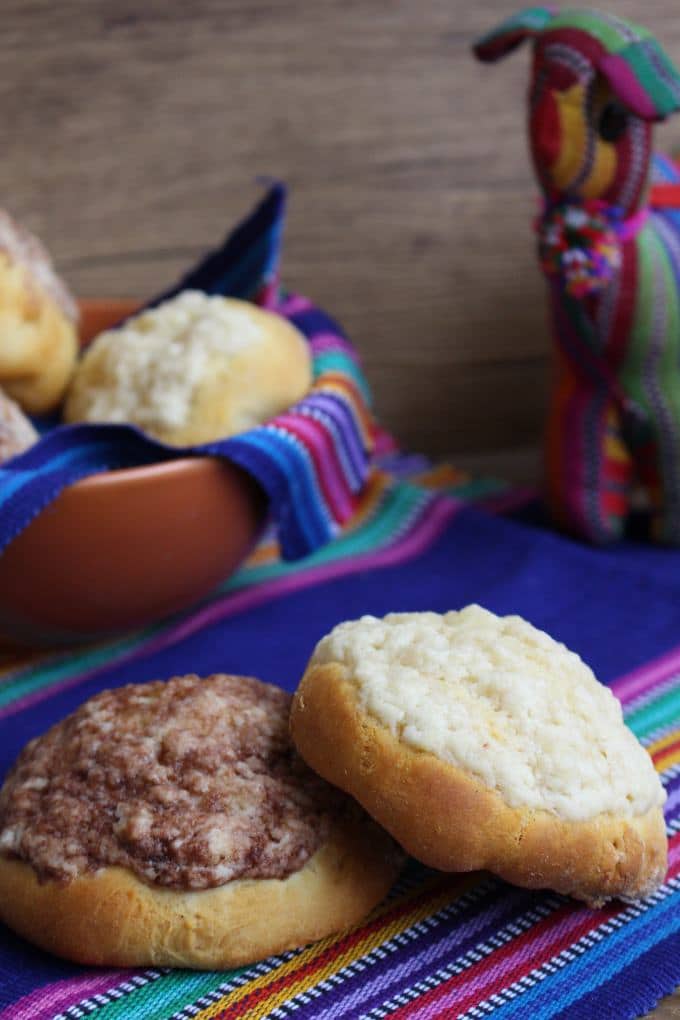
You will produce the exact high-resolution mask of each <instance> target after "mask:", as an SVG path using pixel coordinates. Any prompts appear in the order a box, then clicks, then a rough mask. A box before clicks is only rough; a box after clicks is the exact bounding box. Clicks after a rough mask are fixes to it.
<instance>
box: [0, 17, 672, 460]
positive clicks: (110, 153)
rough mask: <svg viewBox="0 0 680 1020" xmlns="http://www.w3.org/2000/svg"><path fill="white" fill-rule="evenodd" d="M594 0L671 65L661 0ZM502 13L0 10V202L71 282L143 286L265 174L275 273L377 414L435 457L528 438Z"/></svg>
mask: <svg viewBox="0 0 680 1020" xmlns="http://www.w3.org/2000/svg"><path fill="white" fill-rule="evenodd" d="M609 6H610V8H611V9H612V10H614V11H615V12H617V13H622V14H626V15H628V16H632V17H638V18H640V19H642V20H644V21H645V22H646V23H647V24H649V25H650V26H651V27H652V28H653V29H655V30H656V31H657V32H658V33H659V35H660V36H661V37H662V38H663V39H664V41H665V43H666V45H667V48H668V49H669V51H670V52H671V54H672V55H673V56H675V57H676V58H678V59H680V21H678V19H677V17H674V16H673V15H674V13H675V9H676V2H675V0H657V2H656V3H655V4H654V5H653V6H652V5H650V6H649V7H647V5H644V4H642V3H641V0H629V2H621V0H612V3H611V4H610V5H609ZM514 9H515V5H514V4H513V3H508V2H505V0H489V2H487V3H486V4H484V5H471V4H467V3H463V2H462V0H459V2H456V0H423V2H422V3H418V4H413V3H412V2H410V0H403V2H391V3H389V4H385V3H383V2H382V0H362V2H346V0H319V2H317V3H313V4H312V3H310V2H303V0H279V2H276V0H269V2H267V0H251V2H247V0H241V2H237V0H222V2H216V0H194V2H192V3H191V4H186V3H183V2H181V0H162V2H161V0H152V2H148V3H145V4H138V3H136V2H134V3H133V2H130V0H117V3H116V4H110V3H108V2H103V0H99V2H97V0H95V2H92V0H89V2H86V0H65V2H63V3H61V4H59V5H53V4H51V3H49V2H47V0H5V3H4V4H3V33H2V37H1V38H0V60H1V63H0V109H1V110H2V113H3V115H4V117H3V122H4V123H5V125H9V126H11V129H10V130H9V131H6V132H5V135H4V146H3V159H2V161H1V162H0V189H1V191H2V194H3V196H4V201H5V202H6V203H7V205H9V206H10V207H11V208H12V209H13V210H14V211H15V212H16V214H17V215H19V216H21V217H23V218H24V219H25V220H26V221H27V222H28V223H29V224H30V225H31V226H32V227H34V228H35V229H36V230H37V231H38V232H39V233H40V234H41V235H42V236H43V237H44V238H45V240H46V241H47V243H48V244H49V245H50V247H51V249H52V251H53V252H54V253H55V257H56V259H57V261H58V264H59V266H60V267H61V269H62V270H63V272H64V273H65V275H66V276H67V277H68V279H69V280H70V282H71V283H72V285H73V286H74V287H75V289H76V290H77V291H79V292H80V293H82V294H87V295H89V294H105V295H116V294H130V295H133V296H140V297H142V296H144V295H146V294H149V293H150V292H152V291H154V290H156V289H157V288H159V287H162V286H164V285H165V284H166V283H167V282H169V281H170V280H171V279H173V278H174V276H175V275H176V274H177V273H178V272H179V271H180V270H182V269H183V268H184V267H185V266H186V265H187V264H188V263H189V262H190V261H191V260H192V259H193V258H194V257H195V256H196V255H197V254H198V253H200V252H201V251H203V250H205V248H207V247H209V246H210V245H212V244H213V243H214V242H215V241H216V240H217V238H218V237H220V236H221V235H222V234H223V233H224V232H225V231H226V230H227V228H228V226H229V225H230V224H231V223H233V222H234V220H236V219H237V218H238V217H239V216H240V215H242V214H243V212H244V211H245V210H246V209H247V208H248V206H249V204H250V203H251V202H252V201H253V200H254V199H255V197H256V195H257V191H258V189H257V186H256V184H255V183H254V179H255V177H256V175H258V174H268V175H273V176H277V177H280V178H283V179H285V180H286V181H288V183H289V184H290V187H291V192H292V194H291V203H290V214H289V222H288V229H287V240H286V251H285V263H284V275H285V280H286V283H287V284H288V285H289V286H292V287H295V288H298V289H300V290H303V291H305V292H307V293H308V294H310V296H312V297H313V298H314V299H315V300H317V301H318V302H319V303H321V304H322V305H324V306H325V307H326V308H327V309H328V310H329V311H331V312H332V313H334V314H335V315H336V316H337V317H338V318H340V319H341V321H343V323H344V324H345V325H346V327H347V329H348V330H349V331H350V333H351V335H352V336H353V337H354V339H355V340H356V343H357V344H358V346H359V348H360V350H361V352H362V354H363V356H364V358H365V362H366V366H367V370H368V372H369V375H370V378H371V381H372V383H373V387H374V391H375V395H376V403H377V407H378V411H379V413H380V414H381V416H382V418H383V420H384V421H385V422H386V424H387V425H389V426H390V427H392V428H393V429H394V430H395V431H396V433H397V434H398V436H399V437H400V439H401V440H402V441H403V442H404V443H406V444H408V445H410V446H412V447H415V448H419V449H422V450H425V451H427V452H431V453H456V452H458V451H465V452H468V453H469V452H474V451H488V450H497V449H499V448H504V447H515V446H523V445H530V444H532V443H535V442H536V441H537V438H538V436H539V434H540V430H541V422H542V417H543V413H544V407H545V400H546V397H545V393H546V361H547V357H548V346H549V340H548V335H547V329H546V324H545V307H544V294H543V282H542V280H541V279H540V276H539V272H538V269H537V267H536V264H535V261H534V257H533V238H532V234H531V228H530V222H531V219H532V216H533V212H534V196H535V192H534V186H533V182H532V179H531V173H530V169H529V163H528V158H527V153H526V146H525V138H524V119H525V110H524V91H525V87H526V81H527V75H528V54H527V53H526V52H520V53H518V54H517V55H516V56H514V57H513V58H512V59H509V60H507V61H505V62H503V63H502V64H499V65H497V66H494V67H483V66H481V65H478V64H477V63H476V62H475V61H474V60H473V59H472V57H471V56H470V43H471V41H472V40H473V39H474V38H475V37H476V36H477V35H478V34H479V33H481V32H482V31H484V30H486V29H487V28H488V27H490V26H491V25H493V24H495V22H496V21H497V20H499V19H500V18H501V17H503V16H505V15H507V14H509V13H511V12H512V11H513V10H514ZM673 131H674V125H672V124H671V125H670V126H669V128H668V129H666V132H667V133H668V132H670V133H671V137H672V134H673ZM675 135H676V137H677V138H678V139H679V140H680V125H679V126H678V128H677V129H676V130H675Z"/></svg>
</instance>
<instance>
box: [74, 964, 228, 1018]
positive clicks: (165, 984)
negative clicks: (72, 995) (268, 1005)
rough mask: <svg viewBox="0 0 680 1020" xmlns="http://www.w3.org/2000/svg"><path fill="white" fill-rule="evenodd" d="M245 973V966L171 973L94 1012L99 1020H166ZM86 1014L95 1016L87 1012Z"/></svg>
mask: <svg viewBox="0 0 680 1020" xmlns="http://www.w3.org/2000/svg"><path fill="white" fill-rule="evenodd" d="M245 970H246V968H245V967H241V968H240V970H233V971H205V972H202V971H192V970H175V971H171V973H169V974H164V975H163V976H162V977H160V978H157V979H156V980H155V981H151V982H149V984H147V985H143V986H142V987H141V988H135V990H134V991H133V992H128V993H127V994H126V995H125V996H124V997H123V998H122V999H117V1000H116V1001H115V1002H111V1003H108V1004H107V1005H105V1006H99V1007H98V1009H96V1010H95V1011H94V1013H95V1014H96V1016H97V1018H98V1020H99V1018H100V1017H101V1018H102V1020H130V1018H131V1017H135V1016H137V1017H144V1018H145V1020H167V1018H168V1017H170V1016H172V1014H173V1013H176V1012H177V1011H178V1010H180V1009H183V1008H184V1007H185V1006H188V1005H190V1004H191V1003H192V1002H194V1001H195V1000H196V999H200V997H201V996H202V995H207V994H208V993H209V992H213V991H214V990H215V989H216V988H219V986H220V985H222V984H225V983H226V982H227V981H230V980H232V979H233V978H235V977H238V975H239V974H243V973H244V972H245ZM113 987H114V988H115V985H114V986H113ZM87 1015H88V1016H91V1015H93V1014H92V1012H88V1014H87Z"/></svg>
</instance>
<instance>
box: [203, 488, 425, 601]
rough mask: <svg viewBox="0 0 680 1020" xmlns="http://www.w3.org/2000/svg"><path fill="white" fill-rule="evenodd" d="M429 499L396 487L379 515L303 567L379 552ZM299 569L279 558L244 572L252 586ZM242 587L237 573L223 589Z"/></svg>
mask: <svg viewBox="0 0 680 1020" xmlns="http://www.w3.org/2000/svg"><path fill="white" fill-rule="evenodd" d="M426 499H427V493H426V492H425V490H423V489H420V488H417V487H416V486H413V485H399V486H397V487H396V488H395V489H392V490H391V491H390V492H389V495H388V498H387V500H386V501H385V503H384V504H383V505H382V506H381V507H380V511H379V513H378V514H377V515H375V516H373V517H372V518H371V519H370V520H369V521H368V522H367V523H366V524H364V525H362V526H361V527H360V528H357V530H356V531H351V532H349V533H348V534H346V535H342V536H341V537H340V538H337V539H336V540H335V542H333V543H332V544H331V545H327V546H324V547H323V548H321V549H318V550H317V551H316V552H315V553H312V555H311V556H308V557H307V558H306V559H305V566H304V569H305V570H306V569H309V568H311V567H317V566H321V565H322V564H324V563H332V562H335V561H336V560H342V559H348V558H350V557H352V556H358V555H361V554H362V553H367V552H371V551H376V552H377V551H379V549H380V548H382V547H383V546H384V545H385V544H386V543H387V542H388V541H389V540H390V539H392V538H393V537H394V535H395V534H396V533H397V532H398V531H399V529H400V528H401V527H403V525H404V523H405V522H406V521H407V520H408V519H409V518H410V516H411V514H412V513H413V511H414V509H415V508H417V507H418V505H419V504H421V503H424V502H425V500H426ZM299 570H300V565H299V564H298V563H294V562H281V561H277V562H274V563H263V564H261V565H260V566H255V567H249V568H246V569H245V570H244V571H242V572H241V574H243V575H247V584H248V585H252V584H256V583H261V582H262V581H270V580H275V579H276V578H279V577H285V576H287V575H288V574H291V573H296V572H297V571H299ZM240 587H244V584H243V580H242V578H241V576H240V575H237V576H235V577H233V578H231V579H230V580H229V581H227V582H226V584H225V585H223V587H222V588H221V591H222V592H223V593H227V592H230V591H234V590H236V589H237V588H240Z"/></svg>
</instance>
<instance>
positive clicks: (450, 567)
mask: <svg viewBox="0 0 680 1020" xmlns="http://www.w3.org/2000/svg"><path fill="white" fill-rule="evenodd" d="M384 467H389V468H390V471H389V472H388V471H386V470H382V471H376V472H375V473H374V475H373V476H372V479H371V482H370V484H369V486H368V487H367V488H366V490H365V491H364V493H363V494H362V497H361V499H360V505H359V507H358V511H357V514H356V515H355V517H354V518H353V519H352V522H351V524H350V525H349V526H347V527H346V528H345V529H344V530H343V533H342V535H341V536H340V537H339V538H337V539H336V540H335V541H334V542H332V543H330V544H327V545H326V546H324V547H323V548H322V549H319V550H318V551H317V552H316V553H315V554H314V555H313V556H312V557H311V558H310V559H309V560H308V561H305V562H304V563H296V564H294V563H285V562H282V561H281V559H280V558H279V557H278V550H277V546H276V543H275V542H274V541H273V540H272V537H271V536H269V537H266V538H265V539H264V540H263V542H262V544H261V546H260V547H259V548H258V549H257V550H256V552H255V553H254V555H253V556H252V557H251V559H250V560H249V562H248V563H247V564H246V566H245V567H244V568H243V570H242V571H241V572H240V573H239V574H237V575H236V576H235V577H233V578H232V579H231V580H230V581H228V582H227V583H226V584H225V585H224V586H223V587H222V589H221V590H219V591H217V592H215V593H214V594H213V595H212V596H211V597H210V598H209V599H207V600H205V602H204V603H203V604H202V605H201V606H199V607H197V608H196V609H195V610H194V611H193V612H192V613H190V614H184V615H181V616H178V617H176V618H174V619H172V620H170V621H166V622H165V623H163V624H160V625H156V626H155V627H153V628H150V629H148V630H146V631H143V632H138V633H135V634H129V635H126V636H125V637H122V638H120V639H118V640H116V641H111V642H108V643H107V644H103V645H98V646H96V647H90V648H87V649H80V650H78V651H77V652H59V653H56V654H46V653H39V654H36V655H34V656H32V657H30V658H16V657H15V658H10V657H9V655H7V656H6V658H5V663H4V669H3V670H2V672H1V673H0V778H1V776H2V774H4V772H5V771H6V769H7V768H8V767H9V765H10V763H11V761H12V760H13V759H14V757H15V756H16V754H17V753H18V751H19V749H20V748H21V746H22V745H23V744H24V743H25V742H26V741H27V740H28V739H30V738H31V737H33V736H34V735H36V734H37V733H40V732H42V731H44V730H45V729H46V728H47V727H48V726H49V725H51V724H52V723H53V722H55V721H56V720H57V719H59V718H61V717H63V715H64V714H66V713H67V712H69V711H71V710H72V709H73V708H75V707H76V706H77V705H78V704H80V703H81V702H82V701H83V700H84V699H85V698H86V697H89V696H90V695H92V694H93V693H94V692H96V691H98V690H101V689H103V688H105V687H110V686H116V685H119V684H123V683H128V682H140V681H143V680H146V679H152V678H155V677H159V676H168V675H171V674H173V673H181V672H184V671H189V670H196V671H198V672H199V673H201V674H207V673H209V672H210V671H213V670H217V669H221V670H227V671H233V672H247V673H250V674H251V675H253V674H254V675H258V676H261V677H262V678H263V679H265V680H269V681H274V682H278V683H280V684H281V685H282V686H284V687H286V688H287V689H289V690H290V689H293V688H294V687H295V685H296V683H297V681H298V679H299V677H300V675H301V672H302V670H303V668H304V664H305V661H306V658H307V657H308V655H309V653H310V650H311V649H312V647H313V645H314V643H315V641H316V640H317V639H318V638H319V637H320V636H321V634H323V633H325V632H326V631H327V630H328V629H330V627H331V626H333V625H334V624H335V623H336V622H338V620H340V619H342V618H347V617H353V616H357V615H360V614H361V613H364V612H371V613H375V614H378V615H381V614H383V613H385V612H387V611H389V610H393V609H403V610H416V609H426V608H427V609H433V610H436V611H442V610H445V609H448V608H458V607H460V606H461V605H464V604H466V603H469V602H471V601H478V602H480V603H481V604H483V605H485V606H487V607H488V608H489V609H491V610H493V611H495V612H498V613H508V612H519V613H521V614H522V615H524V616H525V617H527V618H528V619H530V620H531V621H532V622H533V623H535V624H536V625H538V626H540V627H543V628H545V629H546V630H548V631H549V632H550V633H552V634H553V635H554V636H555V637H557V638H559V639H561V640H563V641H565V642H566V643H567V644H568V645H569V646H570V647H572V648H574V649H575V650H576V651H578V652H579V653H580V654H581V655H582V656H583V657H584V658H585V659H586V661H588V662H589V663H590V664H591V665H592V666H593V667H594V669H595V670H596V672H597V674H598V675H599V676H600V678H601V679H602V680H603V681H605V682H607V683H610V684H611V685H612V688H613V689H614V691H615V692H616V694H617V695H618V697H619V698H620V699H621V701H622V703H623V705H624V710H625V713H626V718H627V720H628V724H629V725H630V726H631V728H632V729H633V730H634V732H635V733H636V734H637V735H638V737H639V738H640V739H641V740H642V741H643V743H644V744H645V745H646V746H647V747H648V748H649V751H650V753H651V754H652V756H653V759H654V761H655V764H656V767H657V769H658V771H659V773H660V774H661V776H662V779H663V782H664V783H665V785H666V788H667V790H668V801H667V804H666V818H667V829H668V835H669V841H670V868H669V872H668V876H667V879H666V882H665V883H664V885H663V886H662V888H661V889H660V890H659V891H658V892H657V893H656V894H655V895H654V896H652V897H650V898H649V899H647V900H645V901H643V902H640V903H635V904H623V903H620V902H613V903H610V904H608V905H607V906H606V907H604V908H603V909H601V910H597V911H591V910H588V909H586V908H585V907H583V906H582V905H580V904H577V903H576V902H573V901H570V900H567V899H566V898H563V897H561V896H557V895H554V894H552V893H549V892H545V893H544V892H529V891H526V890H521V889H516V888H513V887H511V886H509V885H507V884H505V883H503V882H502V881H500V880H497V879H495V878H493V877H491V876H489V875H486V874H471V875H452V876H446V875H442V874H438V873H435V872H432V871H428V870H427V869H424V868H422V867H421V866H419V865H417V864H416V863H415V862H412V863H411V865H410V866H409V867H408V869H407V870H406V872H405V873H404V875H403V876H402V877H401V879H400V880H399V881H398V883H397V885H396V886H395V888H394V889H393V890H392V893H391V895H390V897H389V898H388V899H387V900H386V901H385V902H384V903H383V904H382V905H381V906H380V907H379V908H378V909H377V910H376V911H375V912H374V913H373V914H372V916H371V917H369V918H368V919H367V920H366V921H365V922H364V923H363V924H361V925H359V926H358V927H357V928H355V929H353V930H351V931H349V932H346V933H344V934H342V935H340V936H339V937H336V938H329V939H325V940H323V941H321V942H319V943H316V944H314V945H311V946H308V947H305V948H301V949H299V950H297V951H294V952H290V953H285V954H282V955H281V956H278V957H274V958H270V959H267V960H264V961H260V962H258V963H257V964H254V965H253V966H250V967H245V968H241V969H239V970H236V971H230V972H206V973H202V972H190V971H169V970H167V971H166V970H155V969H146V970H139V971H129V970H128V971H117V970H95V969H92V968H85V967H77V966H74V965H70V964H68V963H66V962H63V961H59V960H57V959H54V958H52V957H50V956H48V955H47V954H45V953H41V952H39V951H36V950H33V949H32V948H31V947H30V946H29V945H27V944H26V943H24V942H23V941H21V940H20V939H18V938H15V937H14V936H13V935H12V934H11V933H10V932H8V931H6V930H3V929H1V928H0V1020H29V1018H30V1020H48V1018H50V1020H54V1018H59V1020H80V1018H82V1017H95V1018H96V1020H123V1018H124V1020H136V1018H149V1020H190V1018H198V1020H208V1018H220V1020H226V1018H230V1017H233V1018H236V1017H239V1018H243V1017H245V1018H248V1020H264V1018H271V1020H283V1018H288V1017H295V1018H298V1020H312V1018H313V1020H340V1018H346V1020H358V1018H370V1020H382V1018H386V1017H404V1018H406V1017H408V1018H409V1020H415V1018H418V1020H432V1018H436V1017H446V1018H454V1017H464V1018H467V1020H473V1018H474V1020H479V1018H481V1017H486V1016H492V1015H493V1017H494V1018H496V1017H498V1018H499V1020H505V1018H511V1017H512V1018H514V1017H517V1018H522V1020H525V1018H527V1017H531V1018H532V1020H543V1018H545V1020H547V1018H550V1017H562V1018H577V1020H578V1018H582V1020H594V1018H597V1020H625V1018H627V1017H637V1016H641V1015H643V1014H644V1013H645V1012H646V1011H648V1010H649V1009H651V1008H652V1007H653V1006H654V1004H655V1003H656V1002H657V1001H658V999H659V998H660V997H661V996H662V995H664V994H667V993H669V992H671V991H672V990H673V989H674V988H675V987H676V986H677V985H678V984H679V983H680V876H679V872H680V645H679V643H678V642H679V641H680V553H678V552H675V551H666V552H662V551H661V550H659V549H655V548H650V547H645V546H640V545H633V544H623V545H621V546H618V547H617V548H616V549H608V550H595V549H592V548H590V547H586V546H581V545H579V544H576V543H573V542H571V541H569V540H567V539H565V538H562V537H560V536H558V535H556V534H554V533H552V532H551V531H549V530H546V529H544V528H543V527H542V526H538V524H537V522H536V520H534V519H533V518H535V517H536V514H537V511H536V509H535V507H534V508H527V509H526V510H525V509H524V508H523V504H524V503H525V502H526V496H525V495H522V494H518V493H514V492H511V491H509V490H508V489H507V487H503V486H500V485H497V484H494V483H487V482H480V481H474V480H470V479H467V478H465V477H463V476H461V475H459V474H458V473H456V472H455V471H451V470H449V471H444V470H442V469H439V470H437V471H429V472H428V471H426V470H425V471H424V470H423V469H424V467H425V465H423V463H422V462H421V461H420V460H419V459H418V458H407V459H405V460H404V461H403V462H401V464H400V462H399V459H398V458H397V457H396V456H395V455H394V454H393V453H391V454H389V455H386V456H385V458H384ZM490 510H493V511H494V512H493V513H491V512H489V511H490ZM498 510H504V511H506V512H507V513H508V514H512V515H513V517H510V516H498V515H497V513H496V511H498Z"/></svg>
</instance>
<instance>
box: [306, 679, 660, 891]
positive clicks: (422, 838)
mask: <svg viewBox="0 0 680 1020" xmlns="http://www.w3.org/2000/svg"><path fill="white" fill-rule="evenodd" d="M291 733H292V736H293V740H294V742H295V744H296V746H297V748H298V750H299V752H300V754H301V755H302V757H303V758H304V759H305V761H306V762H307V763H308V764H309V765H311V767H312V768H313V769H315V770H316V771H317V772H318V773H319V774H320V775H321V776H323V777H324V779H327V780H329V781H330V782H332V783H335V785H337V786H339V787H341V789H343V790H345V791H346V792H348V793H350V794H352V795H353V796H354V797H355V798H356V799H357V800H358V801H359V803H360V804H362V805H363V807H364V808H366V810H367V811H368V813H369V814H370V815H372V816H373V818H375V819H376V821H378V822H380V824H381V825H383V826H384V827H385V828H386V829H387V830H388V832H390V833H391V834H392V835H393V836H394V837H395V839H396V840H397V841H398V842H399V843H400V844H401V845H402V846H403V847H404V848H405V849H406V850H408V851H409V853H411V854H413V856H414V857H417V858H418V859H419V860H421V861H423V862H424V863H425V864H427V865H429V866H430V867H434V868H440V869H442V870H444V871H475V870H478V869H488V870H489V871H493V872H494V873H495V874H497V875H500V876H501V877H502V878H504V879H506V880H507V881H509V882H513V883H514V884H516V885H521V886H526V887H528V888H537V889H540V888H550V889H555V890H556V891H558V892H561V893H565V894H568V895H571V896H575V897H576V898H578V899H582V900H585V901H586V902H588V903H590V904H592V905H596V904H600V903H602V902H603V901H604V900H606V899H609V898H611V897H613V896H625V897H630V898H637V897H641V896H645V895H647V894H648V893H650V892H651V891H652V890H653V889H655V888H656V887H657V886H658V885H659V884H660V883H661V882H662V881H663V878H664V876H665V873H666V866H667V864H666V859H667V841H666V834H665V826H664V820H663V812H662V811H661V809H660V808H654V809H652V810H651V811H648V812H647V813H646V814H644V815H641V816H637V817H635V816H631V817H628V818H623V817H621V818H619V817H616V816H614V815H608V814H607V815H598V816H597V817H595V818H593V819H591V820H588V821H579V822H574V821H568V820H565V819H561V818H559V817H558V816H557V815H556V814H553V813H551V812H548V811H545V810H529V809H521V808H513V807H510V806H509V805H508V804H506V803H505V802H504V800H503V799H502V798H501V796H500V795H499V794H498V793H497V792H496V791H495V790H491V789H489V788H488V787H486V786H483V785H482V784H481V783H480V782H479V781H477V780H475V779H474V778H472V777H471V776H469V775H468V774H466V773H465V772H463V771H462V770H461V769H458V768H456V767H455V766H453V765H451V764H449V763H447V762H444V761H442V760H441V759H439V758H437V757H436V756H435V755H433V754H431V753H430V752H427V751H418V750H416V749H414V748H412V747H409V746H408V745H406V744H404V743H402V742H401V741H399V740H398V738H397V737H395V736H393V735H392V733H390V731H389V730H388V729H387V728H386V727H385V726H383V725H382V724H381V723H379V722H378V721H377V720H376V719H374V718H373V717H371V716H369V715H367V714H366V713H364V712H363V711H362V710H361V708H360V706H359V703H358V700H357V697H356V688H355V686H354V684H353V683H352V682H351V679H350V678H349V677H348V674H347V672H346V670H345V668H344V667H343V666H341V665H340V664H338V663H329V664H326V665H322V666H312V667H310V669H309V670H308V672H307V673H306V674H305V676H304V677H303V679H302V682H301V683H300V686H299V688H298V691H297V693H296V695H295V698H294V700H293V707H292V712H291Z"/></svg>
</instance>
